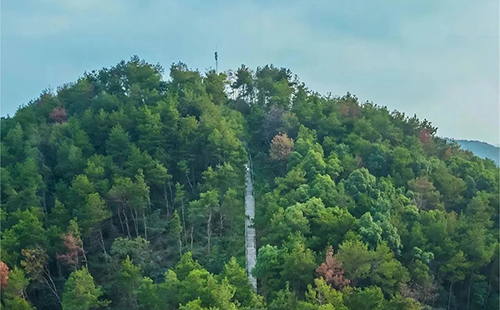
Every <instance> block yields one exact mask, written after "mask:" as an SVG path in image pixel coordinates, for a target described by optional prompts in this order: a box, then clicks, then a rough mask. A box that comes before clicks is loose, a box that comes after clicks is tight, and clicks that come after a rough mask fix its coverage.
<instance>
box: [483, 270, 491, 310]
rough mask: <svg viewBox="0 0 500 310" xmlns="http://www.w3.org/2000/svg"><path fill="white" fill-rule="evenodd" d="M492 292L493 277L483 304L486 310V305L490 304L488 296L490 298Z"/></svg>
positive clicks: (489, 282)
mask: <svg viewBox="0 0 500 310" xmlns="http://www.w3.org/2000/svg"><path fill="white" fill-rule="evenodd" d="M490 292H491V278H490V281H488V293H486V298H485V299H484V304H483V306H484V307H483V309H484V310H486V306H487V305H488V298H490Z"/></svg>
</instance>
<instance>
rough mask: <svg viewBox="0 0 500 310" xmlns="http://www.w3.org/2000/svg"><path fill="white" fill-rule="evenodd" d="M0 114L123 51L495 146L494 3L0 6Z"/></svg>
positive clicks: (80, 0)
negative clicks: (351, 98) (328, 99)
mask: <svg viewBox="0 0 500 310" xmlns="http://www.w3.org/2000/svg"><path fill="white" fill-rule="evenodd" d="M0 45H1V48H0V50H1V51H0V52H1V54H0V57H1V63H0V64H1V70H0V71H1V95H0V97H1V115H2V116H5V115H7V114H9V115H13V114H14V113H15V111H16V109H17V107H19V106H20V105H21V104H25V103H27V102H29V101H30V100H31V99H34V98H36V97H37V96H38V95H39V94H40V93H41V91H42V90H44V89H47V88H49V87H50V88H52V89H56V88H57V87H58V86H59V85H61V84H64V83H67V82H73V81H76V80H77V79H78V77H80V76H81V75H82V74H83V73H84V72H85V71H92V70H94V69H100V68H102V67H110V66H113V65H115V64H116V63H118V62H119V61H120V60H128V59H130V57H131V56H133V55H138V56H139V57H141V58H143V59H145V60H146V61H148V62H150V63H160V64H161V65H162V66H163V67H165V68H168V67H169V66H170V64H172V63H173V62H178V61H182V62H184V63H186V64H187V65H188V66H190V67H191V68H193V69H199V70H201V71H205V70H206V69H208V68H213V67H215V63H214V62H215V61H214V52H215V49H216V47H217V51H218V55H219V70H227V69H237V68H238V67H239V66H240V65H241V64H245V65H247V66H249V67H251V68H254V69H255V68H256V67H257V66H263V65H266V64H271V63H272V64H274V65H276V66H279V67H287V68H289V69H291V70H292V72H293V73H294V74H297V75H298V76H299V77H300V79H301V81H303V82H304V83H306V85H307V86H308V87H309V88H310V89H312V90H314V91H317V92H320V93H323V94H326V93H329V92H331V93H332V94H333V95H344V94H346V93H347V92H350V93H352V94H355V95H356V96H357V97H358V98H360V100H362V101H366V100H368V101H372V102H374V103H376V104H378V105H382V106H387V107H388V108H389V109H390V110H399V111H402V112H405V113H406V114H408V115H413V114H417V116H418V117H419V118H422V119H424V118H425V119H427V120H429V121H431V122H432V123H433V125H434V126H436V127H438V135H440V136H443V137H450V138H456V139H471V140H480V141H485V142H488V143H490V144H494V145H498V144H499V132H500V126H499V117H500V112H499V87H500V86H499V4H498V1H497V0H475V1H470V0H404V1H402V0H377V1H360V0H357V1H348V0H315V1H295V0H287V1H283V0H275V1H263V0H255V1H246V0H240V1H222V0H212V1H206V0H182V1H181V0H177V1H171V0H36V1H29V0H15V1H14V0H3V1H1V42H0Z"/></svg>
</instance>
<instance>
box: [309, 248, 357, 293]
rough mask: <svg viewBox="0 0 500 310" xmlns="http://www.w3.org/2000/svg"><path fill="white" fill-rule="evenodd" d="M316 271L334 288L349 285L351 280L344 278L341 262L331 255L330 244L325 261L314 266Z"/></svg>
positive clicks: (338, 288) (340, 288) (337, 288)
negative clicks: (316, 266)
mask: <svg viewBox="0 0 500 310" xmlns="http://www.w3.org/2000/svg"><path fill="white" fill-rule="evenodd" d="M316 272H317V273H318V274H319V275H320V276H321V277H322V278H323V279H325V282H326V283H328V284H330V285H331V286H332V287H333V288H335V289H336V290H342V288H344V286H346V285H349V283H351V281H349V280H348V279H346V278H344V269H343V268H342V262H341V261H338V260H337V258H336V257H335V256H333V247H332V246H330V247H329V248H328V250H327V251H326V261H325V262H324V263H321V265H320V266H319V267H318V268H316Z"/></svg>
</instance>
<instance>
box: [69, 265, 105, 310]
mask: <svg viewBox="0 0 500 310" xmlns="http://www.w3.org/2000/svg"><path fill="white" fill-rule="evenodd" d="M101 295H102V290H101V288H100V287H96V285H95V284H94V278H93V277H92V275H91V274H90V273H89V272H88V270H87V268H83V269H81V270H76V271H73V272H72V273H71V274H70V275H69V278H68V280H67V281H66V283H65V284H64V293H63V296H62V308H63V310H88V309H92V308H95V307H101V306H107V305H108V303H109V302H108V301H106V300H100V297H101Z"/></svg>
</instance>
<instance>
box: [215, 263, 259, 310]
mask: <svg viewBox="0 0 500 310" xmlns="http://www.w3.org/2000/svg"><path fill="white" fill-rule="evenodd" d="M219 278H220V279H224V278H226V279H227V281H228V283H229V284H230V285H232V286H234V287H235V289H236V291H235V293H234V299H235V300H237V301H238V302H239V303H240V304H241V305H242V306H245V307H250V306H251V305H252V302H253V301H254V291H253V289H252V285H251V284H250V282H249V281H248V277H247V274H246V272H245V269H243V268H241V267H240V266H239V265H238V263H237V262H236V258H234V257H231V259H230V260H229V262H228V263H226V264H224V269H223V270H222V272H221V274H220V276H219Z"/></svg>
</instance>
